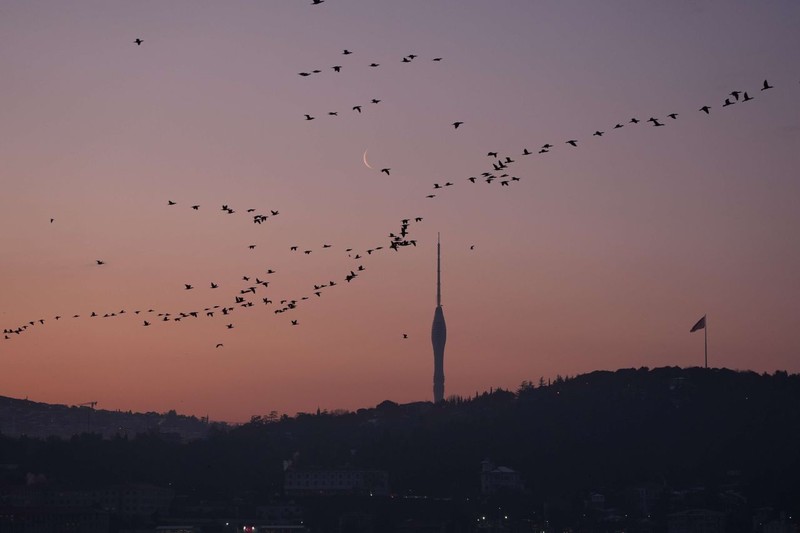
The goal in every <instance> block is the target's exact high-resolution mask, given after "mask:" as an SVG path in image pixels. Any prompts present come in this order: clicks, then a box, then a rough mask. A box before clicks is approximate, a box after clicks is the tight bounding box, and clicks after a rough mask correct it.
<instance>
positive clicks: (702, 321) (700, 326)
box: [689, 315, 706, 333]
mask: <svg viewBox="0 0 800 533" xmlns="http://www.w3.org/2000/svg"><path fill="white" fill-rule="evenodd" d="M698 329H706V315H703V318H701V319H700V320H698V321H697V324H695V325H694V326H692V329H690V330H689V333H694V332H695V331H697V330H698Z"/></svg>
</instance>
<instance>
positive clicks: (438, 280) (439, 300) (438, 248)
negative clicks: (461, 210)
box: [436, 233, 442, 307]
mask: <svg viewBox="0 0 800 533" xmlns="http://www.w3.org/2000/svg"><path fill="white" fill-rule="evenodd" d="M441 306H442V244H441V241H440V238H439V233H437V234H436V307H441Z"/></svg>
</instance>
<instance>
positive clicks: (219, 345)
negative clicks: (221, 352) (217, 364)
mask: <svg viewBox="0 0 800 533" xmlns="http://www.w3.org/2000/svg"><path fill="white" fill-rule="evenodd" d="M222 346H223V344H222V343H221V342H220V343H219V344H217V345H216V346H215V348H222Z"/></svg>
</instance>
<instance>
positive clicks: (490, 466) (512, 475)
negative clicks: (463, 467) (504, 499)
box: [481, 460, 525, 495]
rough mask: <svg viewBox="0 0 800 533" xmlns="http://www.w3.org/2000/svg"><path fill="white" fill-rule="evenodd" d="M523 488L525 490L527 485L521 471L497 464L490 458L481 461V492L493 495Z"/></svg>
mask: <svg viewBox="0 0 800 533" xmlns="http://www.w3.org/2000/svg"><path fill="white" fill-rule="evenodd" d="M523 490H525V486H524V485H523V483H522V478H521V477H520V475H519V472H516V471H515V470H512V469H511V468H508V467H507V466H495V465H494V463H492V462H491V461H489V460H485V461H483V462H481V494H485V495H491V494H498V493H503V492H521V491H523Z"/></svg>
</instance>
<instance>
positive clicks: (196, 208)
mask: <svg viewBox="0 0 800 533" xmlns="http://www.w3.org/2000/svg"><path fill="white" fill-rule="evenodd" d="M192 209H194V210H195V211H197V210H198V209H200V206H199V205H193V206H192Z"/></svg>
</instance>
